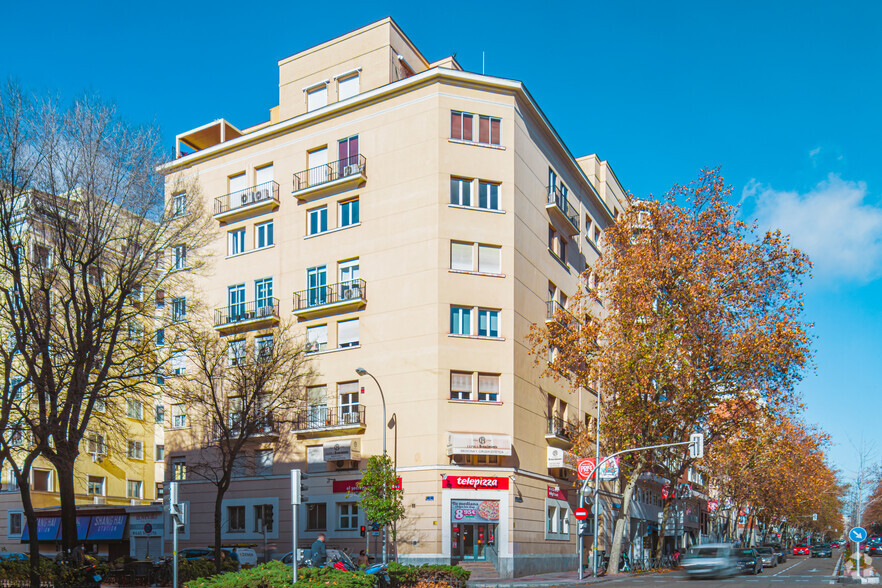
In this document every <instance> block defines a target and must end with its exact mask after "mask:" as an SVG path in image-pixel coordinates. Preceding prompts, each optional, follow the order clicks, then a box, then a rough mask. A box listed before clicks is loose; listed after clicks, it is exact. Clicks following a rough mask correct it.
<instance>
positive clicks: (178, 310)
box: [171, 297, 187, 323]
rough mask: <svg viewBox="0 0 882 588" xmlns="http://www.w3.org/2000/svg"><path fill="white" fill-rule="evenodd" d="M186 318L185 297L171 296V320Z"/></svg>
mask: <svg viewBox="0 0 882 588" xmlns="http://www.w3.org/2000/svg"><path fill="white" fill-rule="evenodd" d="M186 318H187V299H186V298H184V297H181V298H173V299H172V303H171V319H172V322H175V323H177V322H180V321H183V320H185V319H186Z"/></svg>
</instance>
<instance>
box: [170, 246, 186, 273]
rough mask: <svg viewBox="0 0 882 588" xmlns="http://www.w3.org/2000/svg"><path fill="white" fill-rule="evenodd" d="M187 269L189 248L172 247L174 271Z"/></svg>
mask: <svg viewBox="0 0 882 588" xmlns="http://www.w3.org/2000/svg"><path fill="white" fill-rule="evenodd" d="M185 267H187V246H186V245H175V246H174V247H172V269H176V270H182V269H184V268H185Z"/></svg>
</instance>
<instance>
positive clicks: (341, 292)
mask: <svg viewBox="0 0 882 588" xmlns="http://www.w3.org/2000/svg"><path fill="white" fill-rule="evenodd" d="M366 300H367V284H366V283H365V281H364V280H361V279H358V280H348V281H346V282H337V283H336V284H328V285H326V286H316V287H314V288H307V289H306V290H301V291H299V292H294V312H297V311H298V310H305V309H307V308H316V307H319V306H327V305H330V304H337V303H339V302H347V301H353V302H355V301H366Z"/></svg>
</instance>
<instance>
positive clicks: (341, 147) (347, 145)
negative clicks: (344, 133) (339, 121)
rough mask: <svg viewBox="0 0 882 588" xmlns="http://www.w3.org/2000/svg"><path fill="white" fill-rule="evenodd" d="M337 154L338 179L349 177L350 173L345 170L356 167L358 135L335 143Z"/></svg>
mask: <svg viewBox="0 0 882 588" xmlns="http://www.w3.org/2000/svg"><path fill="white" fill-rule="evenodd" d="M337 154H338V155H339V156H340V157H339V161H340V163H339V164H338V165H339V166H340V168H339V170H337V171H338V173H339V174H340V177H345V176H348V175H350V174H351V173H352V172H351V171H348V170H347V169H346V167H347V166H350V165H352V166H356V167H357V166H358V135H353V136H351V137H346V138H345V139H340V140H339V141H337Z"/></svg>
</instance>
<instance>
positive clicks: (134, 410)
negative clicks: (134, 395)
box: [126, 400, 144, 420]
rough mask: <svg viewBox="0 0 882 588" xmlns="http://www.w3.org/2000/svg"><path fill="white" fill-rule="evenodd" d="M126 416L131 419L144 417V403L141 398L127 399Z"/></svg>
mask: <svg viewBox="0 0 882 588" xmlns="http://www.w3.org/2000/svg"><path fill="white" fill-rule="evenodd" d="M126 416H128V417H129V418H130V419H138V420H141V419H143V418H144V404H143V403H142V402H141V401H140V400H126Z"/></svg>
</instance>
